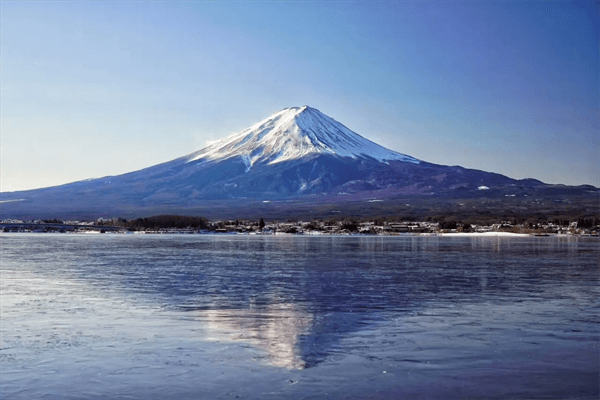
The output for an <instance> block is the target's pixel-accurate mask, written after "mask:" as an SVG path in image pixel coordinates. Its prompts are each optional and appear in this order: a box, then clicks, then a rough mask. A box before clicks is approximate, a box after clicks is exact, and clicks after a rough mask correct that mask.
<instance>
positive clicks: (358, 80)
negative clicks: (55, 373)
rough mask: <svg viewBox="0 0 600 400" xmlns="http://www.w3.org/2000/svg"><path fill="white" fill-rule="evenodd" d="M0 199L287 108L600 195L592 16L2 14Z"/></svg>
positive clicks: (207, 10)
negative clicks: (589, 187)
mask: <svg viewBox="0 0 600 400" xmlns="http://www.w3.org/2000/svg"><path fill="white" fill-rule="evenodd" d="M1 7H2V9H1V28H0V29H1V32H0V33H1V43H0V44H1V50H2V53H1V62H2V72H1V74H2V75H1V78H2V82H1V83H2V88H1V90H2V92H1V94H2V97H1V101H2V102H1V112H2V115H1V116H2V120H1V129H2V132H1V144H2V159H1V161H2V171H1V190H2V191H12V190H21V189H29V188H36V187H44V186H50V185H56V184H61V183H67V182H72V181H75V180H81V179H87V178H92V177H101V176H106V175H115V174H120V173H125V172H129V171H133V170H137V169H141V168H144V167H148V166H151V165H154V164H158V163H160V162H164V161H169V160H171V159H174V158H177V157H180V156H183V155H185V154H188V153H191V152H193V151H196V150H199V149H201V148H203V147H204V146H205V144H206V141H210V140H215V139H219V138H222V137H225V136H227V135H229V134H231V133H235V132H238V131H240V130H242V129H244V128H246V127H248V126H250V125H252V124H253V123H255V122H258V121H259V120H261V119H264V118H266V117H268V116H269V115H271V114H272V113H274V112H276V111H278V110H280V109H282V108H285V107H291V106H302V105H310V106H312V107H315V108H317V109H319V110H321V111H322V112H324V113H325V114H327V115H329V116H331V117H333V118H334V119H336V120H338V121H340V122H342V123H343V124H344V125H346V126H347V127H349V128H350V129H352V130H354V131H355V132H357V133H359V134H361V135H362V136H365V137H367V138H369V139H371V140H373V141H376V142H378V143H380V144H382V145H384V146H386V147H389V148H391V149H393V150H396V151H399V152H401V153H405V154H409V155H411V156H414V157H417V158H419V159H422V160H426V161H429V162H434V163H439V164H448V165H462V166H465V167H469V168H477V169H482V170H486V171H493V172H499V173H502V174H505V175H508V176H510V177H514V178H526V177H533V178H537V179H540V180H542V181H545V182H549V183H566V184H583V183H590V184H594V185H596V186H600V135H599V134H598V122H599V116H600V114H599V88H600V79H599V70H600V61H599V59H600V58H599V45H598V43H599V27H600V22H599V21H600V18H599V13H600V6H599V5H598V3H597V2H534V1H527V2H526V1H501V2H477V1H474V2H470V1H465V2H392V1H385V2H384V1H374V2H349V1H329V2H320V1H247V2H244V1H235V2H234V1H224V2H204V1H203V2H193V1H184V2H160V1H153V2H141V1H130V2H119V1H111V2H108V1H106V2H104V1H87V2H65V1H60V2H58V1H57V2H53V1H46V2H42V1H36V2H26V1H14V2H13V1H2V2H1Z"/></svg>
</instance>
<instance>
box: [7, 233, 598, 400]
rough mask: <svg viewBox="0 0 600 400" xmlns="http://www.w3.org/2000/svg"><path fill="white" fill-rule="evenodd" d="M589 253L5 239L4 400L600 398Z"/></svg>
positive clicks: (594, 266) (376, 240)
mask: <svg viewBox="0 0 600 400" xmlns="http://www.w3.org/2000/svg"><path fill="white" fill-rule="evenodd" d="M599 244H600V242H599V241H598V240H597V239H594V238H581V237H580V238H547V237H544V238H535V237H527V238H520V237H517V238H503V237H464V238H445V237H416V236H413V237H367V236H350V237H336V236H327V237H306V236H232V235H227V236H217V235H214V236H211V235H156V236H154V235H152V236H151V235H70V234H2V235H1V236H0V245H1V249H2V250H1V251H2V253H1V264H0V268H1V276H0V279H1V282H0V307H1V317H2V321H1V330H2V337H1V342H0V346H1V348H0V397H1V398H2V399H32V398H36V399H69V398H74V399H81V398H86V399H99V398H111V399H112V398H115V399H235V398H240V399H282V398H289V399H346V398H350V399H354V398H356V399H362V398H370V399H392V398H411V399H414V398H424V399H428V398H432V399H436V398H439V399H466V398H486V399H519V398H535V399H541V398H544V399H567V398H573V399H579V398H590V399H592V398H598V396H599V395H600V393H599V384H600V380H599V373H600V312H599V311H600V286H599V279H600V275H599V272H600V270H599V264H598V262H599V259H600V246H599Z"/></svg>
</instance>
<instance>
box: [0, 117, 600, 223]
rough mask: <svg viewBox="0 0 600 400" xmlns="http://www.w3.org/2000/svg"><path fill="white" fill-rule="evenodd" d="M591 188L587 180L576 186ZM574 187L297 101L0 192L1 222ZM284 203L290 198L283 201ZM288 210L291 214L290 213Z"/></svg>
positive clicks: (226, 210)
mask: <svg viewBox="0 0 600 400" xmlns="http://www.w3.org/2000/svg"><path fill="white" fill-rule="evenodd" d="M575 189H576V190H577V191H579V192H586V191H590V190H591V191H596V190H595V188H593V187H591V186H585V187H578V188H575ZM565 190H566V191H567V192H568V193H571V192H572V191H573V190H574V189H573V188H572V187H565V186H556V185H546V184H544V183H542V182H540V181H538V180H535V179H522V180H516V179H511V178H509V177H506V176H504V175H500V174H495V173H490V172H484V171H479V170H473V169H466V168H463V167H460V166H444V165H437V164H432V163H428V162H426V161H423V160H418V159H416V158H414V157H411V156H408V155H405V154H401V153H397V152H395V151H392V150H389V149H386V148H385V147H382V146H380V145H378V144H376V143H374V142H371V141H370V140H367V139H365V138H364V137H362V136H360V135H358V134H357V133H355V132H353V131H351V130H350V129H348V128H347V127H345V126H344V125H342V124H341V123H339V122H337V121H335V120H334V119H332V118H330V117H328V116H327V115H325V114H323V113H321V112H320V111H319V110H316V109H314V108H311V107H308V106H304V107H293V108H286V109H284V110H281V111H279V112H277V113H275V114H273V115H272V116H270V117H269V118H267V119H265V120H263V121H261V122H259V123H257V124H255V125H253V126H251V127H249V128H247V129H245V130H243V131H242V132H240V133H238V134H234V135H231V136H229V137H227V138H225V139H223V140H220V141H217V142H215V143H212V144H210V145H209V146H208V147H206V148H204V149H202V150H200V151H197V152H194V153H191V154H188V155H186V156H184V157H180V158H178V159H175V160H172V161H169V162H166V163H163V164H158V165H155V166H152V167H149V168H145V169H142V170H139V171H135V172H131V173H127V174H123V175H118V176H107V177H104V178H99V179H90V180H86V181H79V182H74V183H70V184H66V185H61V186H55V187H49V188H42V189H36V190H28V191H21V192H9V193H1V194H0V201H1V202H2V208H1V209H0V216H1V217H2V218H7V217H13V218H23V219H33V218H48V217H62V218H66V217H82V216H85V217H97V216H143V215H148V214H150V213H163V214H164V213H174V212H179V213H187V214H189V213H197V212H202V213H203V214H204V215H206V214H209V215H214V213H215V207H217V208H219V209H220V210H221V211H222V214H223V215H225V214H227V213H230V214H231V215H230V216H231V217H235V216H236V215H235V214H236V212H238V213H246V214H247V213H248V212H249V207H250V208H251V204H254V203H253V202H255V203H256V204H261V203H262V204H265V203H267V202H271V201H272V202H276V201H279V202H282V201H286V202H288V203H289V204H300V203H302V204H303V205H304V206H308V207H309V206H310V205H311V204H320V203H323V201H324V199H326V200H327V201H329V202H334V203H335V204H341V203H345V202H352V201H382V200H384V199H385V200H386V201H393V200H394V199H401V198H405V197H407V196H408V197H412V198H442V199H452V198H469V197H478V198H480V197H486V198H490V197H496V198H502V197H514V196H521V197H522V196H526V195H527V194H528V193H529V194H533V193H537V194H543V193H546V192H548V191H554V192H556V193H563V192H565ZM290 202H291V203H290ZM288 211H289V210H288Z"/></svg>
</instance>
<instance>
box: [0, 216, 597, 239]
mask: <svg viewBox="0 0 600 400" xmlns="http://www.w3.org/2000/svg"><path fill="white" fill-rule="evenodd" d="M428 219H431V218H428ZM0 229H1V231H2V232H3V233H10V232H35V233H113V234H114V233H118V234H239V235H277V234H291V235H439V234H452V233H456V234H459V233H463V234H465V233H469V234H477V233H481V234H491V233H498V234H501V233H502V234H524V235H532V236H550V235H578V236H598V235H599V232H600V219H598V218H587V219H586V218H579V219H578V220H577V221H569V220H559V219H556V220H553V221H545V222H540V221H531V220H530V221H527V220H525V221H516V220H507V221H501V222H497V223H489V224H485V223H484V224H481V223H479V224H478V223H472V222H469V221H459V220H456V219H455V218H452V217H450V218H446V219H443V220H441V221H440V220H438V221H432V220H426V221H403V220H394V219H389V218H383V219H377V218H375V219H367V218H362V219H352V218H337V219H324V220H318V219H315V220H311V221H293V220H288V221H285V222H281V221H264V220H263V219H262V218H261V219H259V220H246V219H236V220H222V221H212V222H211V221H208V220H207V219H205V218H202V217H189V216H174V215H161V216H153V217H148V218H138V219H134V220H126V219H123V218H112V219H104V218H99V219H97V220H95V221H68V220H65V221H63V220H58V219H53V220H33V221H22V220H15V219H4V220H1V221H0Z"/></svg>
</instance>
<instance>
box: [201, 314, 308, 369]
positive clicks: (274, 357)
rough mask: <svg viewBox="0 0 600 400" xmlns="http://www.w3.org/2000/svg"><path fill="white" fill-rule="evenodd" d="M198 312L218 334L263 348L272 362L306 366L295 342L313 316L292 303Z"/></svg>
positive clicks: (285, 365) (299, 366)
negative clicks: (260, 307)
mask: <svg viewBox="0 0 600 400" xmlns="http://www.w3.org/2000/svg"><path fill="white" fill-rule="evenodd" d="M199 314H200V318H201V319H202V320H203V322H205V323H206V325H207V327H208V328H209V329H210V330H211V331H213V332H215V333H216V334H217V335H219V336H221V335H224V336H225V337H226V338H227V339H230V340H236V341H237V340H241V341H244V342H248V343H250V344H252V345H254V346H256V347H258V348H260V349H263V350H265V351H266V352H267V357H268V360H269V363H270V364H272V365H275V366H277V367H285V368H290V369H303V368H305V367H306V366H307V365H306V361H305V360H304V359H303V358H302V353H301V351H300V349H299V347H298V346H297V344H298V342H299V340H300V336H301V335H302V334H304V333H305V332H306V331H307V330H308V328H309V326H310V324H311V323H312V316H311V315H310V314H309V313H306V312H303V311H302V310H300V309H298V308H295V307H294V306H293V304H290V305H282V304H280V305H277V306H269V307H266V308H262V309H253V308H250V309H242V310H240V309H221V310H205V311H199Z"/></svg>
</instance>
